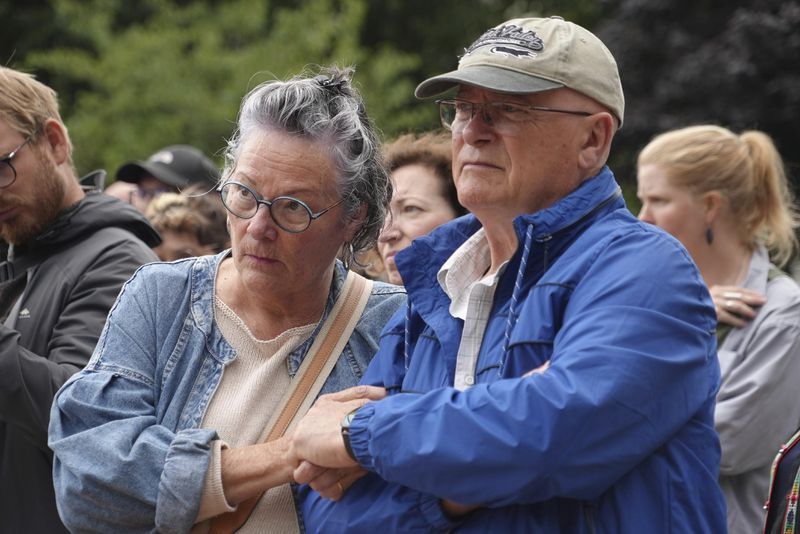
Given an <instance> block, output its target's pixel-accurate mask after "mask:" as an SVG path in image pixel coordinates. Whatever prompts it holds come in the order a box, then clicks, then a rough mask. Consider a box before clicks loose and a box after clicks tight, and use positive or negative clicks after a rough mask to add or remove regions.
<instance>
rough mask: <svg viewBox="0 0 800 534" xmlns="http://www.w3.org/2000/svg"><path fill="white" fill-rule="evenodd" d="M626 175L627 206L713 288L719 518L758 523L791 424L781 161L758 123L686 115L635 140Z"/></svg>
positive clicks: (797, 405)
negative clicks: (724, 514)
mask: <svg viewBox="0 0 800 534" xmlns="http://www.w3.org/2000/svg"><path fill="white" fill-rule="evenodd" d="M638 182H639V189H638V196H639V198H640V199H641V201H642V210H641V212H640V213H639V218H640V219H642V220H643V221H646V222H650V223H653V224H655V225H657V226H660V227H661V228H663V229H664V230H666V231H668V232H669V233H671V234H672V235H673V236H675V237H676V238H678V240H680V241H681V243H683V245H684V246H685V247H686V249H687V250H688V251H689V254H690V255H691V257H692V259H694V261H695V263H696V264H697V266H698V267H699V268H700V273H701V274H702V276H703V279H704V280H705V283H706V285H707V286H708V287H709V289H710V291H711V296H712V298H713V299H714V304H715V306H716V309H717V316H718V321H719V324H718V327H717V337H718V341H719V343H718V355H719V362H720V368H721V373H722V377H721V385H720V389H719V393H718V394H717V407H716V411H715V426H716V429H717V431H718V432H719V436H720V442H721V445H722V461H721V467H720V484H721V486H722V489H723V491H724V493H725V497H726V500H727V504H728V529H729V531H730V532H731V533H734V534H736V533H753V532H760V530H761V527H762V524H763V518H764V511H763V504H764V501H765V500H766V498H767V486H768V483H769V470H770V464H771V462H772V459H773V458H774V456H775V453H776V451H777V450H778V448H779V447H780V445H781V443H783V440H784V439H786V438H787V437H788V436H790V435H791V434H792V433H793V432H794V431H795V429H797V427H798V426H800V402H798V401H797V384H800V320H799V319H800V289H798V287H797V284H795V282H794V281H793V280H792V279H791V278H790V277H789V276H787V275H786V274H785V273H783V272H781V271H779V270H778V266H782V265H783V264H785V263H786V262H787V261H788V260H789V258H790V256H791V254H792V251H793V250H794V249H795V246H796V238H795V234H794V229H795V227H796V226H797V218H796V215H795V211H794V208H793V206H792V199H791V196H790V193H789V187H788V184H787V180H786V175H785V171H784V167H783V162H782V160H781V157H780V155H779V154H778V151H777V150H776V148H775V146H774V144H773V142H772V140H771V139H770V138H769V137H768V136H767V135H766V134H764V133H762V132H758V131H748V132H744V133H742V134H740V135H737V134H735V133H733V132H731V131H730V130H728V129H725V128H720V127H718V126H710V125H703V126H692V127H689V128H683V129H680V130H675V131H671V132H667V133H664V134H661V135H659V136H657V137H655V138H654V139H653V140H652V141H651V142H650V143H649V144H648V145H647V146H646V147H645V148H644V149H643V150H642V152H641V154H640V155H639V160H638ZM773 262H774V263H773Z"/></svg>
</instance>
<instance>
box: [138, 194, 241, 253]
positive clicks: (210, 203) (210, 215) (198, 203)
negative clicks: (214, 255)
mask: <svg viewBox="0 0 800 534" xmlns="http://www.w3.org/2000/svg"><path fill="white" fill-rule="evenodd" d="M208 195H213V193H207V194H199V193H196V192H195V193H193V192H192V191H190V190H189V189H187V190H185V191H184V193H183V194H179V193H162V194H160V195H158V196H156V197H155V198H154V199H153V200H152V201H151V202H150V204H148V206H147V212H146V213H145V216H146V217H147V219H148V220H149V221H150V224H152V225H153V228H155V229H156V230H157V231H159V232H163V231H165V230H169V231H172V232H177V233H187V234H190V235H193V236H195V238H196V239H197V242H198V243H200V244H201V245H203V246H208V247H211V248H213V249H214V251H215V252H221V251H223V250H225V249H226V248H228V246H229V243H230V237H229V236H228V230H227V227H226V225H225V208H224V207H222V205H221V202H219V203H218V202H215V201H214V199H213V197H210V196H208ZM218 204H219V205H218Z"/></svg>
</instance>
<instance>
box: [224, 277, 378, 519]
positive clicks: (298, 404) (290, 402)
mask: <svg viewBox="0 0 800 534" xmlns="http://www.w3.org/2000/svg"><path fill="white" fill-rule="evenodd" d="M372 284H373V283H372V281H371V280H367V279H366V278H364V277H363V276H361V275H359V274H357V273H354V272H353V271H350V272H349V273H348V274H347V279H346V280H345V283H344V286H343V287H342V290H341V292H340V293H339V297H338V298H337V299H336V303H335V304H334V305H333V309H332V310H331V313H330V314H329V315H328V318H327V319H326V321H325V324H323V325H322V329H321V330H320V332H319V333H318V334H317V337H316V339H314V343H313V344H312V345H311V348H310V349H309V351H308V354H306V357H305V358H304V359H303V363H302V364H301V365H300V368H299V369H298V370H297V374H296V375H295V378H294V380H292V385H291V386H290V389H289V392H288V393H287V395H286V396H285V397H284V400H283V403H282V407H281V409H280V410H277V411H276V413H275V415H274V416H273V418H272V420H270V422H269V423H268V424H267V428H269V429H270V431H269V433H268V434H267V438H266V440H265V442H269V441H273V440H276V439H278V438H280V437H281V436H283V435H284V434H285V433H286V432H287V431H288V430H289V429H291V428H293V427H294V425H296V424H297V422H298V421H299V420H300V418H301V417H302V416H303V415H305V413H306V412H307V411H308V409H309V408H310V407H311V405H312V404H313V403H314V400H315V399H316V398H317V395H318V394H319V392H320V391H321V390H322V386H323V385H324V384H325V381H326V380H327V379H328V376H329V375H330V373H331V371H332V370H333V367H334V366H335V365H336V361H337V360H338V359H339V355H340V354H341V353H342V350H344V346H345V345H346V344H347V342H348V340H349V339H350V335H351V334H352V333H353V330H354V329H355V327H356V324H357V323H358V320H359V319H360V318H361V314H362V313H363V312H364V308H365V307H366V305H367V300H369V296H370V294H371V293H372ZM262 496H263V493H262V494H260V495H256V496H255V497H251V498H250V499H248V500H246V501H244V502H242V503H240V504H239V506H238V507H237V509H236V510H235V511H233V512H229V513H226V514H222V515H219V516H217V517H214V518H213V519H211V527H210V529H209V532H210V533H211V534H230V533H232V532H236V531H237V530H238V529H239V528H241V526H242V525H244V524H245V523H246V522H247V520H248V518H249V517H250V514H252V513H253V510H254V509H255V507H256V505H257V504H258V501H259V500H260V499H261V497H262Z"/></svg>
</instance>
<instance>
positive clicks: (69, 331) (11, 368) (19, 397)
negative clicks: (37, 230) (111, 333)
mask: <svg viewBox="0 0 800 534" xmlns="http://www.w3.org/2000/svg"><path fill="white" fill-rule="evenodd" d="M80 253H83V254H91V251H87V250H82V251H81V252H80ZM155 259H156V257H155V256H154V254H153V253H152V251H151V250H149V249H147V248H146V247H145V246H144V245H143V244H142V243H139V242H133V241H127V242H118V241H116V242H114V244H113V246H112V245H107V246H105V247H104V248H103V250H101V251H99V253H98V254H97V256H96V257H95V258H94V259H93V261H92V262H91V264H90V266H89V268H87V269H86V271H85V272H83V273H78V274H77V275H76V276H77V281H76V282H75V285H74V287H72V288H71V289H70V293H69V299H68V301H67V302H65V303H64V305H63V309H62V310H61V312H60V313H59V314H58V315H57V320H56V321H55V323H54V324H46V325H42V327H45V328H47V329H48V332H41V333H39V334H37V335H41V336H44V337H47V338H49V340H50V342H49V345H48V347H47V352H46V353H42V354H36V353H34V352H31V351H30V350H28V349H26V348H25V347H23V346H21V345H20V334H19V332H17V331H15V330H12V329H10V328H8V327H6V326H3V325H0V418H2V419H3V420H4V421H5V422H6V423H8V424H11V425H14V426H15V427H17V428H18V429H19V430H20V431H21V432H22V434H23V435H24V436H26V437H27V438H28V439H30V440H31V442H32V443H33V444H34V445H35V446H36V447H39V448H40V449H41V450H42V451H43V452H44V453H46V454H49V452H50V451H49V450H48V449H47V423H48V420H49V414H50V406H51V404H52V402H53V396H54V395H55V392H56V391H58V388H59V387H61V385H62V384H64V382H65V381H66V380H67V379H68V378H69V377H70V376H71V375H72V374H73V373H75V372H76V371H78V370H80V369H81V368H83V366H84V365H86V363H87V362H88V361H89V357H90V356H91V354H92V351H93V350H94V347H95V344H96V343H97V339H98V337H99V336H100V332H101V330H102V328H103V324H104V323H105V320H106V316H107V315H108V311H109V309H111V306H112V304H113V303H114V300H115V299H116V298H117V294H118V293H119V291H120V288H121V287H122V285H123V284H124V283H125V281H126V280H128V278H130V276H131V275H132V274H133V273H134V272H135V271H136V269H137V268H139V267H140V266H141V265H142V264H143V263H145V262H147V261H152V260H155ZM56 261H57V259H56ZM48 268H49V269H50V270H49V271H48V275H49V276H55V274H56V272H58V270H59V269H63V266H48ZM51 271H52V272H51ZM62 274H63V273H62ZM69 274H72V273H68V275H69ZM44 298H53V299H55V296H54V295H47V296H45V297H44ZM48 304H49V305H57V304H56V303H44V306H47V305H48ZM53 315H55V314H53Z"/></svg>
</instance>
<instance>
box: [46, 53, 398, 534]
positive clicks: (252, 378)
mask: <svg viewBox="0 0 800 534" xmlns="http://www.w3.org/2000/svg"><path fill="white" fill-rule="evenodd" d="M350 76H351V71H349V70H345V69H336V68H332V69H327V70H325V71H324V73H323V74H320V75H317V76H301V77H295V78H292V79H290V80H288V81H271V82H267V83H264V84H262V85H260V86H258V87H256V88H255V89H254V90H252V91H251V92H250V93H249V94H248V95H247V96H246V97H245V98H244V100H243V103H242V107H241V109H240V113H239V119H238V130H237V132H236V134H235V135H234V137H233V139H232V140H231V141H230V143H229V146H228V149H227V153H226V168H225V169H224V173H223V179H222V181H221V184H220V186H219V187H218V191H219V193H220V194H221V197H222V200H223V202H224V204H225V207H226V208H227V211H228V219H227V224H228V228H229V230H230V237H231V249H230V250H229V251H225V252H223V253H220V254H219V255H216V256H205V257H201V258H190V259H186V260H181V261H177V262H173V263H169V264H152V265H149V266H146V267H144V268H142V269H141V270H140V271H139V272H138V273H137V274H136V275H135V276H134V277H133V278H132V279H131V280H130V281H129V282H128V284H127V285H126V287H125V288H124V289H123V291H122V293H121V294H120V296H119V299H118V301H117V304H116V305H115V307H114V308H113V309H112V311H111V314H110V315H109V318H108V323H107V326H106V329H105V331H104V333H103V335H102V337H101V339H100V342H99V344H98V346H97V349H96V350H95V353H94V356H93V357H92V360H91V362H90V364H89V365H88V367H87V368H86V369H85V370H84V371H83V372H81V373H79V374H78V375H77V376H76V377H75V378H74V379H73V380H71V381H70V382H69V383H68V384H67V385H65V386H64V388H63V389H62V390H61V391H60V392H59V394H58V396H57V399H56V402H55V404H54V406H53V411H52V420H51V426H50V446H51V448H52V449H53V450H54V452H55V471H54V476H55V486H56V492H57V499H58V503H59V511H60V513H61V516H62V519H63V520H64V522H65V523H66V525H67V526H68V527H69V528H70V529H73V530H79V531H82V530H99V531H106V532H144V531H159V532H187V531H189V530H190V529H191V530H193V531H198V532H208V531H210V532H223V531H227V532H230V531H232V530H235V529H236V528H239V526H240V525H242V526H241V529H240V530H238V532H297V531H299V530H300V526H299V525H300V524H302V520H301V519H299V518H298V517H297V514H296V511H295V510H296V504H295V502H294V498H293V494H292V489H291V487H290V483H291V482H292V469H293V467H294V466H295V464H296V462H295V461H293V460H292V458H291V457H290V454H289V445H290V441H291V427H290V430H289V431H288V432H287V433H285V434H284V435H283V436H282V437H279V438H277V439H272V440H271V441H270V440H267V441H265V438H267V437H268V436H273V437H274V435H275V434H274V433H273V432H270V431H271V430H273V429H274V428H275V426H276V424H275V419H276V417H277V414H278V413H279V412H280V411H281V406H282V405H283V404H285V403H286V399H287V398H288V399H290V400H291V399H294V398H295V397H294V396H292V394H291V391H292V388H293V387H294V386H295V385H296V384H297V383H298V382H299V383H300V384H301V385H302V384H303V383H304V382H303V380H301V377H302V378H303V379H305V378H306V376H308V373H306V372H305V371H306V366H303V364H304V362H306V360H309V361H311V362H312V364H311V365H313V362H316V360H315V359H313V357H312V356H309V354H310V353H315V354H316V352H322V349H320V350H319V351H317V350H316V348H315V347H316V343H315V341H317V340H318V339H325V340H328V339H330V338H331V335H330V334H328V330H329V329H331V330H333V327H330V325H329V320H332V318H333V317H335V316H336V315H337V313H338V312H337V311H336V310H337V305H338V304H339V303H338V300H339V297H340V294H343V293H346V290H343V287H348V283H349V282H348V281H346V280H349V278H348V272H347V269H346V267H345V266H344V265H343V264H342V263H341V262H340V261H338V260H337V255H338V254H339V253H340V251H341V250H344V253H343V254H344V256H345V258H344V259H345V262H347V261H348V260H349V259H350V258H352V255H353V254H355V253H357V252H359V251H361V250H363V249H367V248H369V247H371V246H374V243H375V239H376V238H377V234H378V232H379V230H380V228H381V225H382V223H383V219H384V215H385V212H386V209H387V205H388V202H389V198H390V197H391V185H390V182H389V180H388V177H387V173H386V171H385V169H384V168H383V166H382V164H381V157H380V147H379V144H378V141H377V136H376V133H375V130H374V128H373V126H372V125H371V123H370V121H369V119H368V117H367V115H366V113H365V111H364V106H363V102H362V100H361V98H360V96H359V95H358V93H357V92H356V91H355V89H354V88H353V87H352V85H351V82H350ZM363 295H364V296H363V299H364V302H365V303H366V304H365V305H364V306H363V313H362V314H361V315H360V318H358V315H357V314H356V315H355V316H354V317H356V318H357V322H355V319H354V322H355V327H354V329H353V330H352V334H351V335H349V337H343V338H342V339H341V343H339V344H338V345H337V348H336V349H335V350H332V351H329V352H330V353H331V354H332V359H331V360H330V361H332V362H335V363H334V364H333V367H332V370H331V371H330V372H329V374H328V376H327V378H325V375H324V374H322V375H321V376H320V379H319V381H318V382H319V383H321V384H322V386H321V388H320V392H321V393H329V392H334V391H338V390H340V389H343V388H345V387H348V386H352V385H355V384H356V383H357V382H358V380H359V379H360V378H361V375H362V373H363V371H364V369H365V368H366V366H367V364H368V363H369V361H370V359H371V358H372V355H373V353H374V351H375V349H376V347H377V344H378V340H379V334H380V331H381V328H382V326H383V325H384V323H385V322H386V321H387V320H388V319H389V317H390V316H391V315H392V314H393V313H394V312H395V311H396V310H397V309H398V308H399V307H401V306H403V304H404V303H405V294H404V292H403V290H402V289H401V288H398V287H396V286H391V285H387V284H381V283H375V284H374V285H373V286H372V288H371V290H369V291H368V292H367V291H365V292H364V294H363ZM333 339H334V341H336V338H335V337H334V338H333ZM322 345H324V343H322ZM342 347H343V348H342ZM307 356H308V358H307ZM309 372H311V370H310V369H309ZM311 400H313V394H312V397H311ZM322 476H327V477H330V486H331V487H332V488H333V490H332V491H340V492H343V491H344V489H345V488H346V486H347V485H348V484H350V483H352V481H353V480H354V479H355V478H356V477H357V476H358V473H350V472H348V471H346V470H344V471H332V472H328V473H324V474H323V475H322ZM242 503H249V504H247V506H245V505H244V504H242ZM243 510H245V511H246V513H244V515H242V513H241V512H242V511H243Z"/></svg>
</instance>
